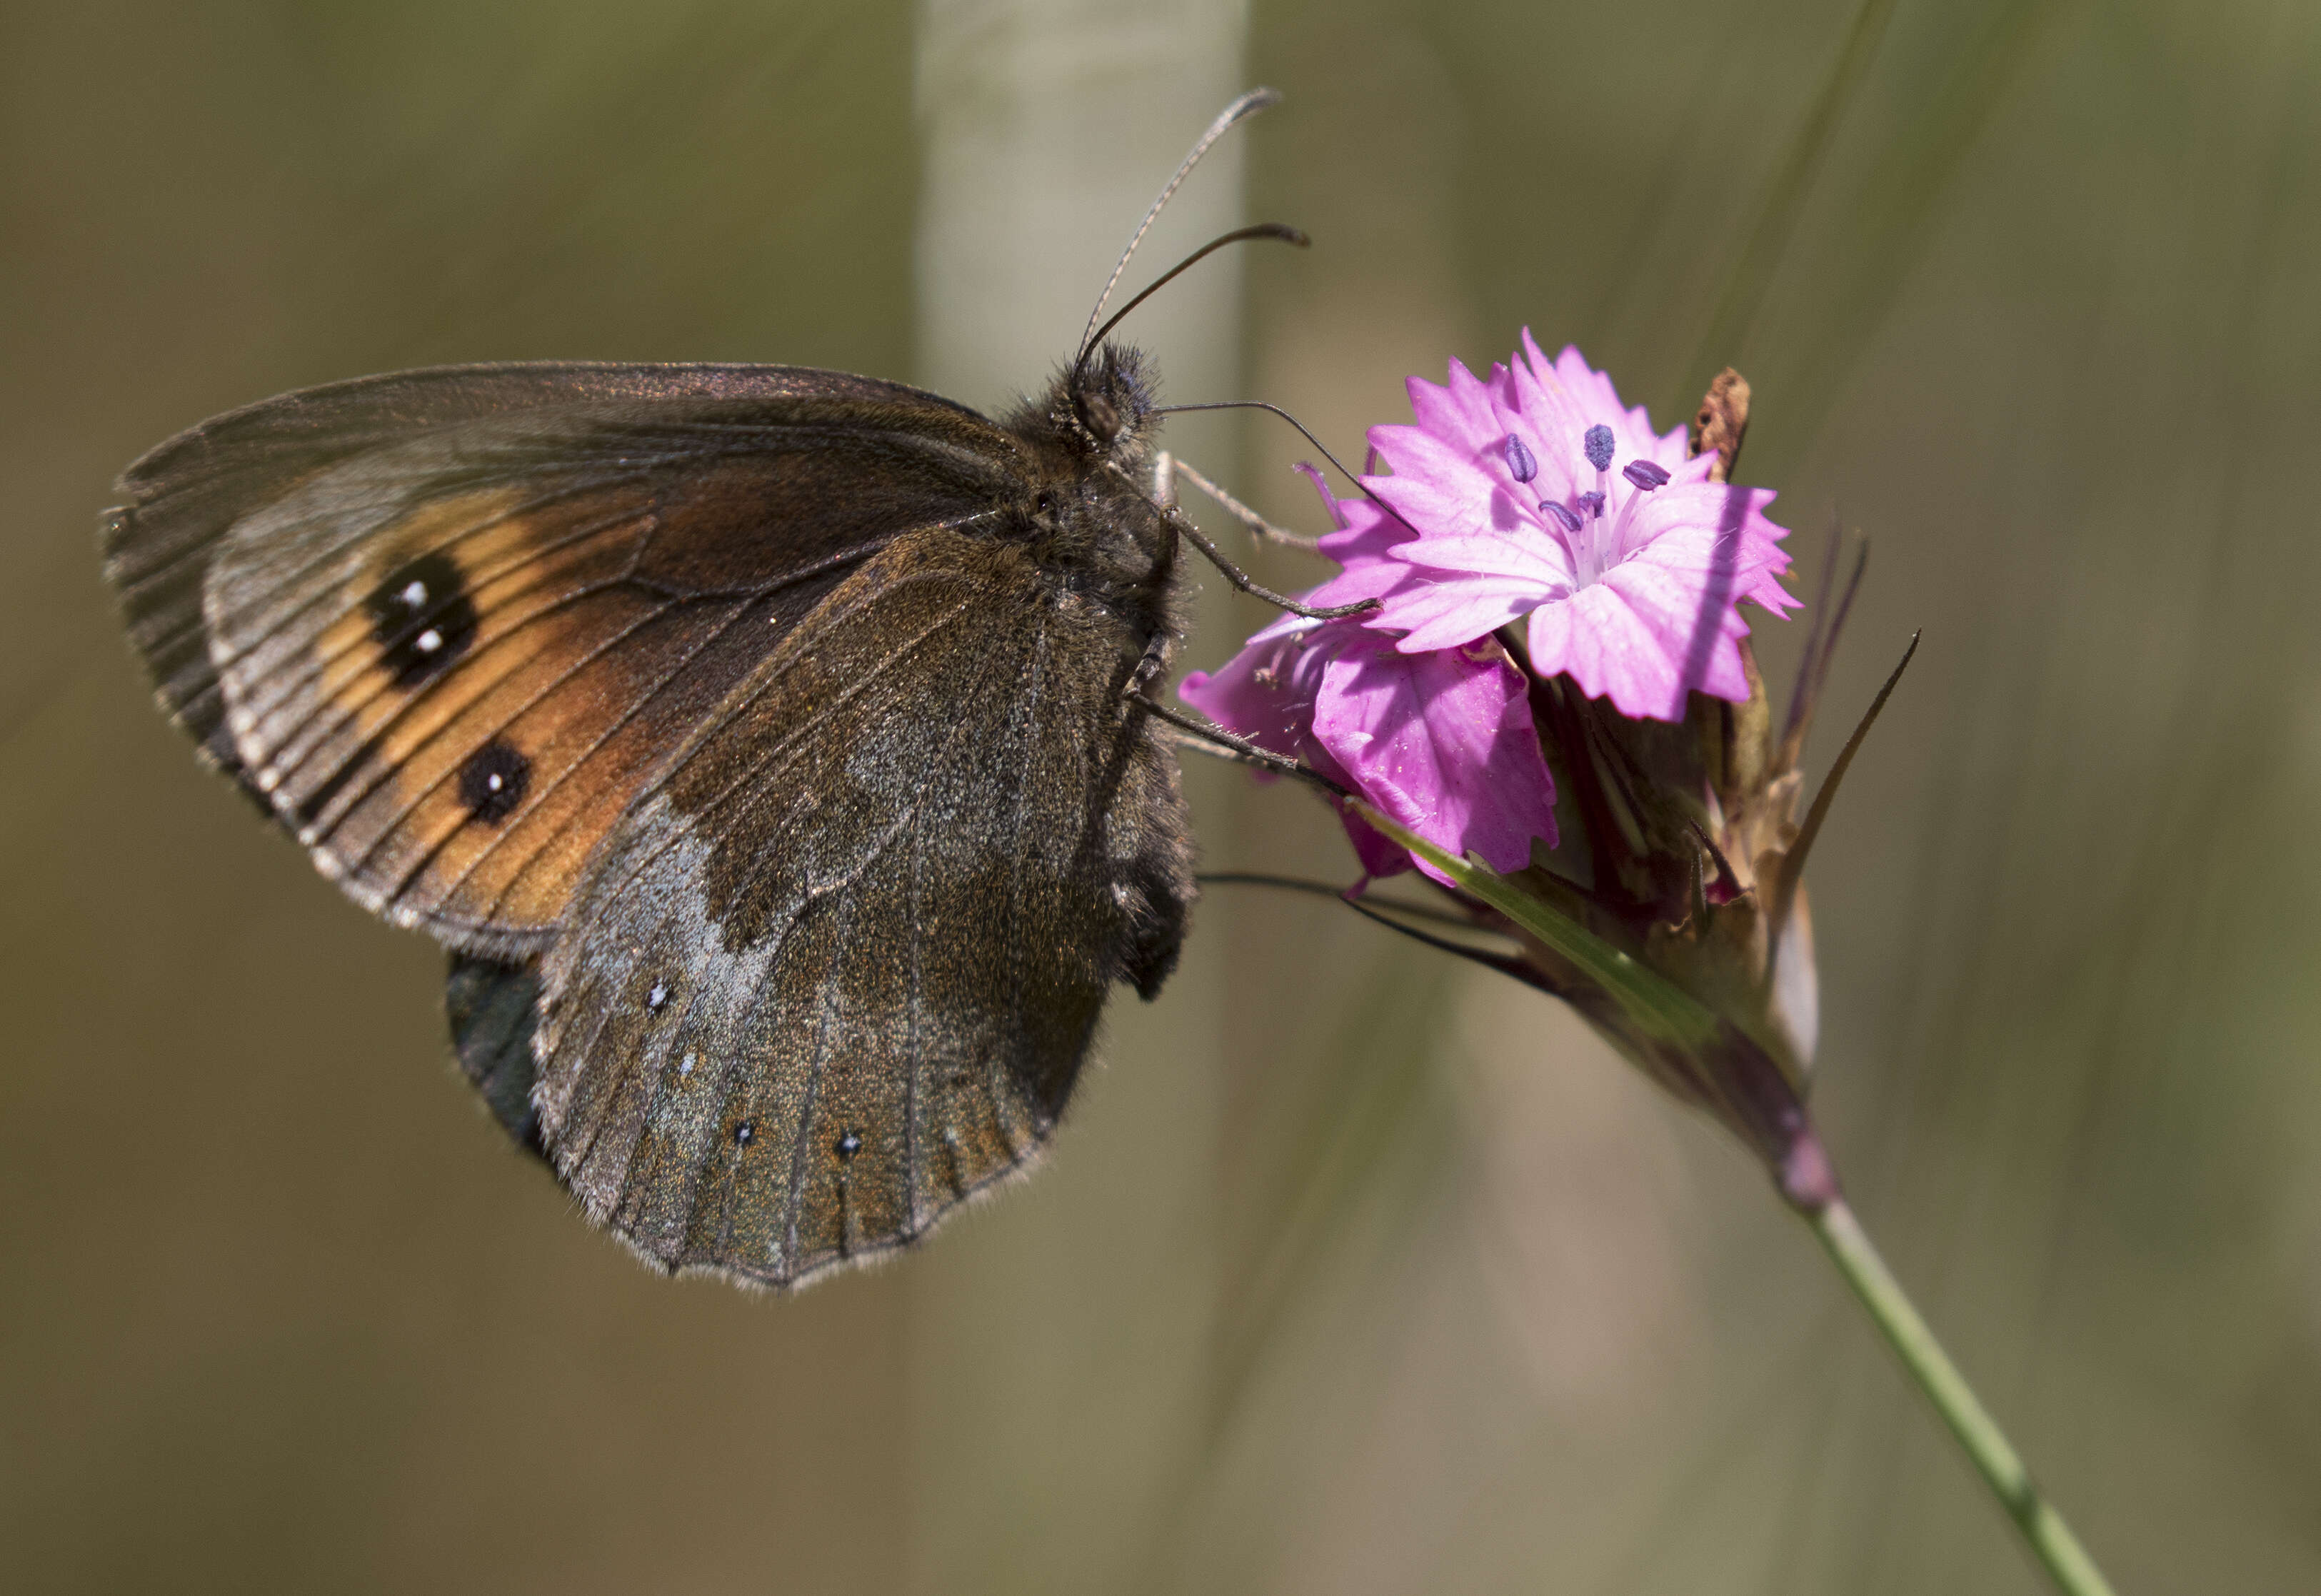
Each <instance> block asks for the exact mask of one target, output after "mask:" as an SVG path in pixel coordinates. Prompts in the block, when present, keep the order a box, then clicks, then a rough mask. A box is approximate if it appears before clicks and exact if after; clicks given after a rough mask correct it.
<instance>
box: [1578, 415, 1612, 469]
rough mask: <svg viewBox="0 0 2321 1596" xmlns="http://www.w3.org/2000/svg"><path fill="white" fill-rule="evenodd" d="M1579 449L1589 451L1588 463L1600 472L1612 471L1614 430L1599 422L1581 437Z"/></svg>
mask: <svg viewBox="0 0 2321 1596" xmlns="http://www.w3.org/2000/svg"><path fill="white" fill-rule="evenodd" d="M1567 435H1568V434H1567ZM1579 447H1580V448H1582V449H1584V450H1586V451H1588V464H1589V465H1591V466H1594V467H1595V468H1596V469H1597V470H1599V471H1608V470H1611V469H1612V429H1611V428H1610V427H1607V426H1606V425H1605V424H1603V423H1602V422H1600V421H1599V422H1597V424H1595V425H1594V426H1592V427H1589V428H1588V430H1587V432H1585V433H1582V434H1581V435H1580V439H1579Z"/></svg>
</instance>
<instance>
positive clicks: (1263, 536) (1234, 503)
mask: <svg viewBox="0 0 2321 1596" xmlns="http://www.w3.org/2000/svg"><path fill="white" fill-rule="evenodd" d="M1162 470H1166V471H1167V472H1168V473H1169V494H1170V497H1168V498H1166V499H1160V502H1161V503H1162V504H1165V505H1168V506H1170V507H1172V508H1173V507H1174V506H1175V505H1176V502H1177V500H1176V480H1175V479H1177V478H1179V477H1182V478H1184V479H1185V480H1186V481H1188V482H1190V483H1191V484H1192V485H1193V486H1194V487H1196V488H1199V489H1200V490H1201V491H1202V492H1203V493H1206V494H1207V495H1208V496H1209V497H1211V498H1213V499H1215V501H1216V502H1217V506H1218V507H1219V508H1220V509H1222V510H1224V512H1225V514H1226V515H1231V516H1232V517H1233V519H1234V520H1236V521H1238V522H1240V523H1241V524H1242V525H1243V526H1246V527H1248V528H1249V533H1250V535H1251V536H1252V537H1253V538H1255V539H1256V540H1257V541H1258V542H1259V543H1274V544H1278V545H1279V546H1280V547H1282V548H1285V549H1297V550H1300V551H1302V552H1306V553H1308V554H1311V553H1315V552H1317V551H1318V550H1319V549H1320V548H1321V546H1322V540H1321V539H1319V538H1311V537H1302V536H1300V535H1299V534H1297V533H1294V532H1285V531H1283V530H1282V529H1281V528H1280V527H1279V526H1276V525H1275V524H1273V523H1272V522H1270V521H1268V520H1267V519H1266V518H1265V517H1264V516H1262V515H1259V514H1258V513H1257V512H1256V511H1255V510H1252V509H1251V508H1250V507H1249V506H1247V505H1245V504H1243V503H1242V502H1241V500H1239V499H1237V498H1235V497H1233V495H1232V494H1230V493H1227V492H1226V491H1225V490H1224V488H1220V487H1218V486H1217V485H1216V484H1215V483H1214V482H1212V481H1210V480H1209V479H1207V478H1206V477H1204V476H1203V475H1201V473H1200V472H1198V471H1197V470H1194V469H1193V468H1192V466H1191V465H1190V464H1188V462H1186V461H1181V460H1178V459H1176V458H1174V457H1173V456H1171V455H1169V454H1165V453H1164V454H1162V455H1161V458H1160V460H1159V461H1157V462H1155V464H1154V467H1153V473H1152V474H1153V480H1154V486H1155V488H1156V492H1155V494H1154V497H1155V498H1156V499H1159V493H1158V491H1157V489H1158V488H1159V485H1160V481H1161V471H1162Z"/></svg>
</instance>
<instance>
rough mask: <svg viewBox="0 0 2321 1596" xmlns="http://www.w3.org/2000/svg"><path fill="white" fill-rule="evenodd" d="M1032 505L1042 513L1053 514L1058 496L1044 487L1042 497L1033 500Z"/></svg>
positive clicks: (1041, 492) (1041, 490)
mask: <svg viewBox="0 0 2321 1596" xmlns="http://www.w3.org/2000/svg"><path fill="white" fill-rule="evenodd" d="M1032 507H1033V509H1035V510H1037V511H1039V512H1040V514H1041V515H1054V514H1055V512H1056V496H1055V495H1054V494H1052V493H1051V492H1049V491H1048V490H1047V489H1046V488H1042V489H1040V497H1037V498H1035V499H1033V501H1032Z"/></svg>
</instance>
